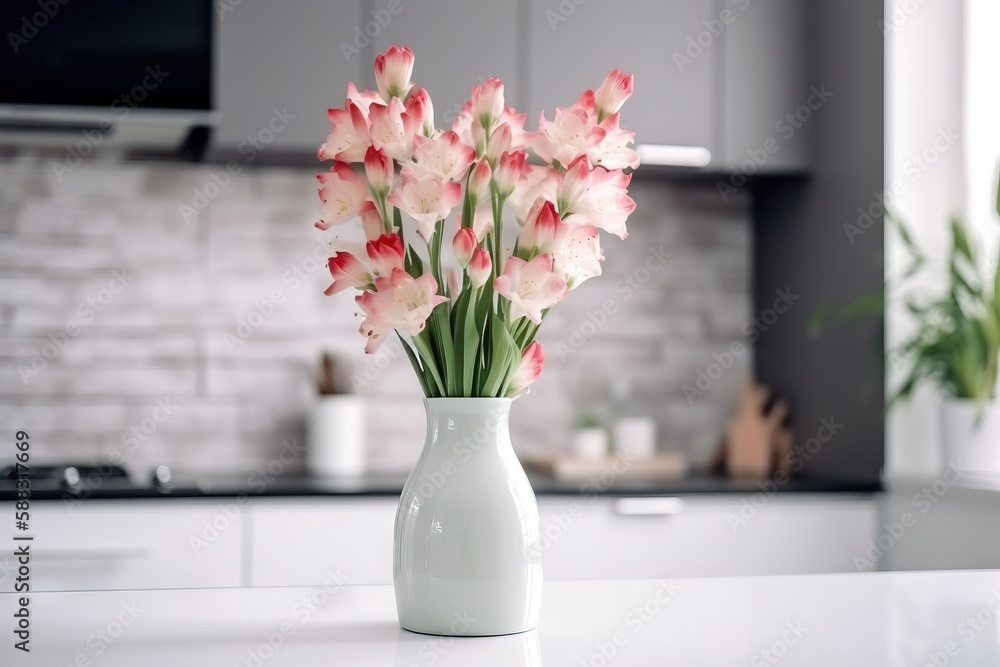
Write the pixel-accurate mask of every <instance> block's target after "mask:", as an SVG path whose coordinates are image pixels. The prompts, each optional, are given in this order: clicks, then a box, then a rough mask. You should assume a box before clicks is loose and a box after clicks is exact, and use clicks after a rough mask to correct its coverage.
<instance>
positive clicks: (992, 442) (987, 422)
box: [941, 399, 1000, 479]
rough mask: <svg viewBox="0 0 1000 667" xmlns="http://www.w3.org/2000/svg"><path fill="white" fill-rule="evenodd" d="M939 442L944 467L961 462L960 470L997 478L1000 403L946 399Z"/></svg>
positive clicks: (999, 443) (999, 468)
mask: <svg viewBox="0 0 1000 667" xmlns="http://www.w3.org/2000/svg"><path fill="white" fill-rule="evenodd" d="M941 442H942V446H943V451H944V467H945V468H946V469H947V468H948V467H949V465H951V464H961V466H962V467H961V468H959V469H960V470H965V469H967V473H963V474H969V475H970V476H974V477H987V478H998V479H1000V403H998V402H996V401H994V402H992V403H987V404H985V405H981V404H979V403H977V402H976V401H973V400H958V399H948V400H945V402H944V404H943V406H942V413H941Z"/></svg>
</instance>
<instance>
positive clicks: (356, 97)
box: [347, 81, 383, 123]
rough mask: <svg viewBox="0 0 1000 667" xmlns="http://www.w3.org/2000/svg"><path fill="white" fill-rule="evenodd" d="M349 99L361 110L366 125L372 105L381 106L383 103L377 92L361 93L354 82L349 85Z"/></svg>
mask: <svg viewBox="0 0 1000 667" xmlns="http://www.w3.org/2000/svg"><path fill="white" fill-rule="evenodd" d="M347 99H348V100H349V101H351V102H353V103H354V106H356V107H358V109H360V110H361V113H362V114H363V115H364V117H365V122H366V123H367V122H368V110H369V109H370V108H371V105H372V104H381V103H382V101H383V100H382V96H381V95H380V94H379V92H378V91H377V90H362V91H359V90H358V89H357V87H355V85H354V82H353V81H352V82H350V83H348V84H347Z"/></svg>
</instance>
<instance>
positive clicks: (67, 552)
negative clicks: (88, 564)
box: [31, 547, 152, 561]
mask: <svg viewBox="0 0 1000 667" xmlns="http://www.w3.org/2000/svg"><path fill="white" fill-rule="evenodd" d="M150 556H152V553H151V552H150V550H149V549H145V548H143V547H121V548H118V549H114V548H109V549H39V550H38V551H32V552H31V557H32V558H34V559H37V560H50V561H73V560H143V559H146V558H149V557H150Z"/></svg>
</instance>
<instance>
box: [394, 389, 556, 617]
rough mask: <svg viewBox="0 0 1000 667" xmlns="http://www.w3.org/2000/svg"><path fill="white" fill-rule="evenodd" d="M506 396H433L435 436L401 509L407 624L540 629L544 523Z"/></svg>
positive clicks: (398, 565) (397, 564)
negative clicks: (514, 440)
mask: <svg viewBox="0 0 1000 667" xmlns="http://www.w3.org/2000/svg"><path fill="white" fill-rule="evenodd" d="M510 403H511V400H510V399H507V398H429V399H424V406H425V408H426V411H427V439H426V440H425V442H424V449H423V452H421V454H420V458H419V460H418V461H417V464H416V466H415V467H414V469H413V472H411V473H410V477H409V479H407V481H406V485H405V486H404V487H403V494H402V496H401V497H400V499H399V508H398V509H397V511H396V526H395V536H394V537H395V541H394V550H393V584H394V586H395V590H396V612H397V614H398V617H399V624H400V625H401V626H402V627H403V628H405V629H407V630H412V631H414V632H421V633H424V634H431V635H469V636H488V635H507V634H513V633H516V632H525V631H527V630H531V629H533V628H534V627H535V626H536V625H537V624H538V613H539V609H540V606H541V595H542V548H541V522H540V520H539V515H538V505H537V504H536V502H535V494H534V492H533V491H532V490H531V485H530V484H529V482H528V478H527V476H526V475H525V474H524V470H523V469H522V468H521V464H520V463H519V462H518V460H517V456H515V455H514V449H513V447H512V445H511V442H510V435H509V432H508V428H507V417H508V414H509V411H510Z"/></svg>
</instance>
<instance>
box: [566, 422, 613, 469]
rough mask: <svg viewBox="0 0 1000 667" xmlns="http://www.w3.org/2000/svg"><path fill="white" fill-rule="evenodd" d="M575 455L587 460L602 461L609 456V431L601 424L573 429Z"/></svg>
mask: <svg viewBox="0 0 1000 667" xmlns="http://www.w3.org/2000/svg"><path fill="white" fill-rule="evenodd" d="M573 455H574V456H576V457H577V458H579V459H583V460H585V461H600V460H602V459H605V458H607V457H608V432H607V431H605V430H604V429H603V428H600V427H599V426H592V427H588V428H578V429H576V430H575V431H573Z"/></svg>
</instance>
